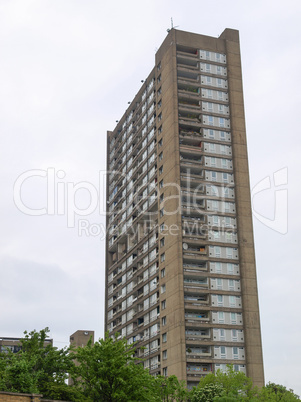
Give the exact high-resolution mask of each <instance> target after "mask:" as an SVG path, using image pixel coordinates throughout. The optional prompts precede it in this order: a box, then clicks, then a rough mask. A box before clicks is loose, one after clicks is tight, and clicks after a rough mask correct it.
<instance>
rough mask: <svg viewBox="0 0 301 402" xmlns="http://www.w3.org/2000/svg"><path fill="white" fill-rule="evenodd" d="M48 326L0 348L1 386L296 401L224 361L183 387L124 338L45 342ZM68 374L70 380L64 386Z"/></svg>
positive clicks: (96, 397) (121, 401)
mask: <svg viewBox="0 0 301 402" xmlns="http://www.w3.org/2000/svg"><path fill="white" fill-rule="evenodd" d="M48 332H49V329H48V328H45V329H43V330H41V331H39V332H37V331H35V330H34V331H31V332H29V333H27V332H25V333H24V334H25V336H24V338H23V339H22V340H21V341H20V343H21V350H20V351H19V352H17V353H13V352H12V351H10V350H7V351H6V352H2V353H0V391H7V392H21V393H36V394H42V395H43V397H44V398H47V399H53V400H55V399H57V400H67V401H74V402H83V401H84V402H94V401H95V402H96V401H106V402H126V401H132V402H134V401H137V402H143V401H147V402H159V401H176V402H188V401H189V402H211V401H219V402H233V401H250V402H255V401H271V402H273V401H274V402H278V401H281V402H293V401H299V400H300V399H299V397H298V395H296V394H295V393H294V392H293V391H292V390H291V389H290V390H288V389H286V387H284V386H283V385H277V384H274V383H268V384H267V385H266V386H265V387H263V388H262V389H260V390H258V389H257V388H255V387H253V384H252V381H251V379H250V378H248V377H247V376H246V375H245V374H244V373H242V372H236V371H234V369H233V367H232V366H228V368H227V371H226V372H222V371H220V370H218V371H217V372H216V373H210V374H207V375H206V376H205V377H203V378H202V379H201V381H200V382H199V384H198V386H197V387H194V388H193V389H192V390H190V391H189V390H188V389H187V388H186V385H185V382H183V381H182V382H180V381H179V380H178V379H177V377H176V376H170V377H163V376H157V377H154V376H152V375H150V374H149V372H148V370H146V369H144V368H143V363H141V361H139V360H138V359H137V358H135V357H134V356H135V345H133V344H132V345H128V344H127V341H126V339H125V338H123V339H120V338H119V337H117V336H116V337H115V338H113V339H112V338H111V337H109V336H108V334H107V335H106V337H105V338H104V339H100V340H99V341H97V342H95V343H94V344H92V341H91V340H90V341H89V342H88V344H87V346H84V347H78V348H76V349H75V348H72V347H71V348H63V349H57V348H56V347H53V346H52V345H51V344H50V343H49V344H45V340H46V338H47V334H48ZM69 376H70V377H71V378H72V379H73V384H72V385H67V379H68V378H69Z"/></svg>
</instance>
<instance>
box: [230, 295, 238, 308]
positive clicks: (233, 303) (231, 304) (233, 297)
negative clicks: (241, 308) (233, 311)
mask: <svg viewBox="0 0 301 402" xmlns="http://www.w3.org/2000/svg"><path fill="white" fill-rule="evenodd" d="M229 304H230V307H235V306H236V297H235V296H229Z"/></svg>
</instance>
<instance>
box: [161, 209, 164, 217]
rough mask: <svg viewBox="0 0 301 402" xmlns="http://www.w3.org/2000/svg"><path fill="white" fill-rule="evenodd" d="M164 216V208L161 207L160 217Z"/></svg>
mask: <svg viewBox="0 0 301 402" xmlns="http://www.w3.org/2000/svg"><path fill="white" fill-rule="evenodd" d="M162 216H164V208H162V209H160V218H162Z"/></svg>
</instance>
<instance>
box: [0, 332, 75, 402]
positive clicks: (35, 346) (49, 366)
mask: <svg viewBox="0 0 301 402" xmlns="http://www.w3.org/2000/svg"><path fill="white" fill-rule="evenodd" d="M48 332H49V329H48V328H45V329H42V330H41V331H39V332H37V331H35V330H34V331H32V332H30V333H27V332H26V331H25V332H24V334H25V337H24V338H22V339H21V341H20V343H21V350H20V351H19V352H18V353H12V352H11V351H9V350H8V351H7V352H5V353H1V354H0V390H1V391H7V392H24V393H38V394H42V395H43V396H44V398H49V399H65V400H70V399H72V400H76V395H77V390H75V389H73V388H71V387H68V385H67V384H66V380H67V378H68V372H69V371H70V370H72V367H73V366H74V363H73V361H72V358H71V356H70V354H69V350H68V349H57V348H55V347H53V346H52V345H51V344H48V345H47V346H45V345H44V342H45V340H46V338H47V333H48Z"/></svg>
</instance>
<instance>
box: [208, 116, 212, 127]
mask: <svg viewBox="0 0 301 402" xmlns="http://www.w3.org/2000/svg"><path fill="white" fill-rule="evenodd" d="M208 125H209V126H213V116H208Z"/></svg>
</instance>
